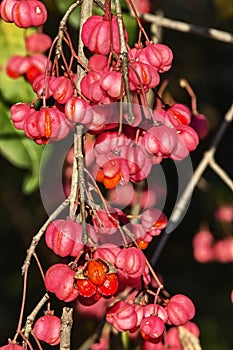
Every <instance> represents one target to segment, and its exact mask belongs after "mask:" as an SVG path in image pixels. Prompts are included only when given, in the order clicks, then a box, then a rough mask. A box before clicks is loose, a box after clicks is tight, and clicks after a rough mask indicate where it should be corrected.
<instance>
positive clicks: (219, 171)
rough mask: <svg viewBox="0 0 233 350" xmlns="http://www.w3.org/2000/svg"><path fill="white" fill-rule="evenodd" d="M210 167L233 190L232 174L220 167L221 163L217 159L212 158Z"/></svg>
mask: <svg viewBox="0 0 233 350" xmlns="http://www.w3.org/2000/svg"><path fill="white" fill-rule="evenodd" d="M209 166H210V168H211V169H212V170H213V171H214V172H215V173H216V174H217V175H218V176H219V177H220V179H222V181H223V182H225V184H226V185H227V186H228V187H229V188H230V190H231V191H233V181H232V180H231V178H230V176H229V175H228V174H227V173H226V172H225V171H224V170H223V169H222V168H221V167H220V165H219V164H218V163H217V162H216V161H215V159H214V158H213V159H210V162H209Z"/></svg>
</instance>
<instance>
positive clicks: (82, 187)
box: [75, 125, 88, 244]
mask: <svg viewBox="0 0 233 350" xmlns="http://www.w3.org/2000/svg"><path fill="white" fill-rule="evenodd" d="M75 142H76V143H77V153H76V154H75V157H76V160H77V165H78V184H79V200H80V213H81V219H82V242H83V244H86V243H87V239H88V235H87V225H86V204H85V197H86V196H85V190H86V186H85V177H84V157H83V125H78V126H77V127H76V140H75Z"/></svg>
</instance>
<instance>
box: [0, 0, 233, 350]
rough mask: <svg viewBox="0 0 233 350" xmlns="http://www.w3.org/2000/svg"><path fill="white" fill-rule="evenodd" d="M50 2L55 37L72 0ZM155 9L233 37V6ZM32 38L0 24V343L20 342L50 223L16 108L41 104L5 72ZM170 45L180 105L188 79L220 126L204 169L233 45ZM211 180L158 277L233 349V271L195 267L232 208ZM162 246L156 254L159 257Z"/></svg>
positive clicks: (178, 0) (176, 40)
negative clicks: (196, 251)
mask: <svg viewBox="0 0 233 350" xmlns="http://www.w3.org/2000/svg"><path fill="white" fill-rule="evenodd" d="M44 2H45V3H46V5H47V6H48V9H49V19H48V22H47V23H46V25H45V32H47V33H49V34H50V35H51V36H52V37H55V35H56V31H57V28H58V23H59V20H60V19H61V16H62V13H63V12H64V11H65V10H66V8H67V7H68V5H69V4H70V3H72V1H70V0H69V1H63V0H47V1H44ZM153 4H154V10H155V11H156V10H162V11H163V12H164V15H165V16H166V17H170V18H173V19H177V20H182V21H186V22H189V23H193V24H196V25H200V26H204V27H206V28H207V27H213V28H218V29H222V30H226V31H230V32H233V26H232V23H233V22H232V20H233V9H232V1H231V0H224V1H219V0H215V1H214V0H192V1H184V0H172V1H171V0H163V1H154V2H153ZM125 18H126V21H127V22H126V24H127V26H128V28H129V32H130V34H131V36H130V40H131V41H133V38H134V36H135V35H136V25H135V21H134V20H132V19H130V17H129V16H128V14H126V15H125ZM77 27H78V10H76V11H75V12H74V13H73V14H72V16H71V19H70V23H69V31H70V33H71V35H72V37H73V40H74V42H75V41H77ZM146 27H147V28H148V25H146ZM23 35H24V33H23V30H21V29H18V28H16V27H15V26H14V24H6V23H4V22H2V21H0V155H1V157H0V166H1V173H0V176H1V181H0V209H1V212H0V213H1V214H0V215H1V221H0V222H1V244H0V259H1V261H0V266H1V277H2V286H1V298H0V310H1V312H0V334H1V339H0V345H3V344H5V343H6V341H7V338H8V337H12V336H13V335H14V331H15V328H16V325H17V321H18V314H19V308H20V301H21V289H22V277H21V271H20V268H21V265H22V263H23V260H24V257H25V253H26V248H25V247H27V246H28V245H29V243H30V241H31V237H32V236H33V235H34V234H35V233H36V231H37V230H38V229H39V227H40V226H41V224H43V222H44V220H45V218H46V213H45V211H44V209H43V206H42V203H41V200H40V193H39V191H38V189H37V187H38V172H39V167H40V159H41V155H42V153H43V147H42V146H38V145H36V144H35V143H34V142H33V141H31V140H29V139H27V138H26V137H25V136H24V133H23V132H20V131H17V130H16V129H14V127H13V126H12V123H11V121H10V119H9V108H10V106H11V105H12V104H14V103H16V102H20V101H21V102H22V101H23V102H30V101H31V100H33V98H34V97H35V95H34V93H33V92H32V90H31V87H30V85H29V84H28V83H27V82H26V81H25V80H24V79H23V78H20V79H17V80H12V79H9V78H8V77H7V76H6V74H5V70H4V69H5V65H6V62H7V60H8V59H9V57H10V56H11V55H13V54H24V53H25V51H24V46H23ZM163 42H164V43H165V44H167V45H169V46H170V47H171V48H172V50H173V52H174V65H173V68H172V71H171V73H169V78H170V85H169V89H170V91H171V92H172V95H173V98H174V99H175V100H177V102H181V103H182V102H183V103H187V104H189V103H190V100H189V97H188V96H187V94H186V93H185V91H184V90H183V89H181V88H180V87H179V84H178V79H179V78H180V77H185V78H186V79H188V81H189V82H190V84H191V86H192V87H193V89H194V91H195V92H196V94H197V97H198V107H199V111H200V112H201V113H203V114H206V116H207V118H208V120H209V123H210V128H211V129H210V135H209V136H208V137H207V139H205V140H204V141H202V143H201V144H200V146H199V147H198V149H197V151H195V152H194V154H193V155H192V159H193V164H194V167H195V166H196V165H197V164H198V161H199V160H200V159H201V157H202V154H203V151H204V150H205V149H206V148H207V147H208V145H209V143H210V141H211V139H212V137H213V135H214V133H215V131H216V130H217V128H218V127H219V125H220V123H221V120H222V118H223V115H224V113H225V112H226V110H227V109H228V108H229V106H230V105H231V103H232V91H233V86H232V72H233V60H232V57H233V45H232V44H226V43H221V42H217V41H214V40H210V39H206V38H201V37H199V36H195V35H192V34H185V33H178V32H175V31H171V30H165V29H164V30H163ZM232 131H233V128H232V126H231V128H230V129H229V130H228V131H227V133H226V135H225V137H224V140H223V141H222V142H221V144H220V147H219V149H218V151H217V154H216V158H217V161H218V162H219V163H220V164H221V165H222V166H223V168H224V169H225V170H226V171H227V172H228V173H229V174H230V175H232V174H233V164H232V156H233V154H232V153H233V150H232ZM51 176H52V174H51ZM205 179H206V180H207V181H208V184H209V185H208V186H207V187H206V189H205V191H204V192H203V191H201V190H200V189H196V190H195V193H194V196H193V200H192V203H191V205H190V208H189V210H188V213H187V215H186V217H185V219H184V220H183V222H182V223H181V224H180V226H179V227H178V228H177V229H176V230H175V232H174V233H173V234H172V236H171V238H170V240H169V241H168V243H167V246H166V247H165V250H164V252H163V253H162V256H161V258H160V259H159V261H158V263H157V265H156V270H157V271H159V272H160V273H161V274H162V276H163V278H164V280H165V285H166V288H167V289H168V290H169V291H170V292H171V293H179V292H181V293H187V295H189V296H190V297H191V298H192V299H193V300H194V302H195V304H196V306H197V315H196V318H195V320H196V322H197V323H198V324H199V325H200V328H201V340H202V345H203V350H232V344H233V334H232V310H233V305H232V304H231V303H230V291H231V289H232V281H233V273H232V264H222V265H221V264H217V263H211V264H205V265H204V264H199V263H197V262H196V261H194V259H193V256H192V245H191V240H192V237H193V235H194V233H195V231H196V230H197V229H198V228H199V226H200V223H202V222H203V221H204V222H205V224H207V225H209V227H210V228H211V229H213V230H216V231H217V234H220V233H221V232H218V228H217V227H216V226H215V223H214V219H213V212H214V209H215V208H216V207H217V206H218V205H220V204H222V203H225V202H228V203H232V196H231V193H230V192H229V191H228V189H227V188H226V187H225V185H224V184H223V183H222V182H221V181H220V180H219V179H218V178H217V176H216V175H214V174H213V173H212V172H211V171H209V170H208V171H207V172H206V173H205ZM155 245H156V242H155ZM154 247H155V246H154ZM154 247H152V248H151V251H149V252H148V254H151V253H152V251H153V249H154ZM38 254H39V255H40V258H41V261H42V265H43V267H44V268H46V267H47V266H48V265H50V264H52V263H53V262H54V261H56V258H55V257H54V256H51V253H50V254H49V252H48V250H47V248H46V247H45V245H44V243H43V242H42V244H41V245H40V246H39V252H38ZM36 271H37V270H36V267H35V266H34V265H32V267H31V270H30V282H29V285H28V295H29V296H30V297H29V299H28V300H27V306H26V308H27V311H28V312H30V311H31V309H32V307H33V306H34V305H35V303H36V302H38V300H39V299H40V297H41V296H42V294H41V295H38V294H37V293H38V290H41V289H42V284H41V281H40V279H39V278H37V277H34V276H38V274H37V272H36ZM34 272H35V274H34ZM94 325H95V322H94V321H93V324H92V322H90V321H89V320H88V321H86V322H85V319H84V320H83V319H82V318H81V316H80V317H79V319H78V327H79V329H78V331H77V332H78V333H77V334H78V336H77V337H78V339H76V342H77V343H81V341H82V338H83V337H84V336H86V335H87V334H88V333H90V332H91V330H92V328H93V327H94ZM80 329H81V331H80Z"/></svg>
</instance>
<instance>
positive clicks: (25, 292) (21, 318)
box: [14, 265, 29, 340]
mask: <svg viewBox="0 0 233 350" xmlns="http://www.w3.org/2000/svg"><path fill="white" fill-rule="evenodd" d="M28 269H29V265H26V268H25V273H24V279H23V296H22V303H21V309H20V314H19V321H18V325H17V331H16V334H15V337H14V340H16V339H17V337H18V335H19V334H20V333H21V329H22V322H23V316H24V309H25V303H26V294H27V278H28Z"/></svg>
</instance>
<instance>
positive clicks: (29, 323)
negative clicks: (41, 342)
mask: <svg viewBox="0 0 233 350" xmlns="http://www.w3.org/2000/svg"><path fill="white" fill-rule="evenodd" d="M48 300H49V295H48V293H45V295H44V296H43V297H42V298H41V300H40V301H39V303H38V304H37V305H36V307H35V308H34V309H33V310H32V312H31V313H30V315H28V317H27V320H26V324H25V327H24V330H23V333H24V336H25V338H26V339H27V338H28V337H29V335H30V333H31V330H32V325H33V323H34V321H35V318H36V316H37V314H38V312H39V311H40V310H41V309H42V307H43V306H44V304H45V303H46V302H47V301H48Z"/></svg>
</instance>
